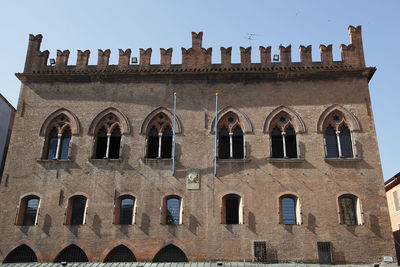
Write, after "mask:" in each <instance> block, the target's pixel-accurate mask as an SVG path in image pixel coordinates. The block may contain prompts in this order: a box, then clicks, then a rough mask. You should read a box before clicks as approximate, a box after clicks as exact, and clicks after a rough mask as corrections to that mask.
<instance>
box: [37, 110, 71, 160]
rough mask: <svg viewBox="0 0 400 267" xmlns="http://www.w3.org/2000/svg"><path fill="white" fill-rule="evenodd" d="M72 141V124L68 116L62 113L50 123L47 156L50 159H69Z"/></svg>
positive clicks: (47, 137) (46, 148)
mask: <svg viewBox="0 0 400 267" xmlns="http://www.w3.org/2000/svg"><path fill="white" fill-rule="evenodd" d="M70 142H71V124H70V121H69V119H68V117H67V116H65V115H64V114H61V115H59V116H57V117H56V118H55V119H54V120H53V121H52V122H51V123H50V124H49V131H48V134H47V136H46V145H45V156H44V157H43V158H45V159H49V160H59V159H61V160H67V159H68V157H69V149H70Z"/></svg>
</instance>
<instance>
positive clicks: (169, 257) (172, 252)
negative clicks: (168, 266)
mask: <svg viewBox="0 0 400 267" xmlns="http://www.w3.org/2000/svg"><path fill="white" fill-rule="evenodd" d="M153 262H189V261H188V258H187V257H186V255H185V253H184V252H183V251H182V250H181V249H180V248H178V247H176V246H174V245H168V246H166V247H164V248H162V249H161V250H160V251H159V252H158V253H157V254H156V256H154V259H153Z"/></svg>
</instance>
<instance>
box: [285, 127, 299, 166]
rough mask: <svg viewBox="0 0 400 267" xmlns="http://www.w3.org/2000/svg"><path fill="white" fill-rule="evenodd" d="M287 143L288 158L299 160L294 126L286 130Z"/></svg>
mask: <svg viewBox="0 0 400 267" xmlns="http://www.w3.org/2000/svg"><path fill="white" fill-rule="evenodd" d="M285 143H286V156H287V157H288V158H297V143H296V132H295V131H294V129H293V127H292V126H289V127H287V128H286V135H285Z"/></svg>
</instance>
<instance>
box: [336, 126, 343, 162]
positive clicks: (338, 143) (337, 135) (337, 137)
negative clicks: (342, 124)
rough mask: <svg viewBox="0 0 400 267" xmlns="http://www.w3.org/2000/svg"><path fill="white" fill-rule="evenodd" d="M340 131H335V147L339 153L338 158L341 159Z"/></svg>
mask: <svg viewBox="0 0 400 267" xmlns="http://www.w3.org/2000/svg"><path fill="white" fill-rule="evenodd" d="M339 135H340V131H336V140H337V145H338V151H339V158H341V157H343V156H342V148H341V147H340V137H339Z"/></svg>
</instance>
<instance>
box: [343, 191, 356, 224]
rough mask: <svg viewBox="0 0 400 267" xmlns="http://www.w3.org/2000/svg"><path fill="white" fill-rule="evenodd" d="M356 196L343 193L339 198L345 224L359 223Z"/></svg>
mask: <svg viewBox="0 0 400 267" xmlns="http://www.w3.org/2000/svg"><path fill="white" fill-rule="evenodd" d="M355 202H356V198H355V196H352V195H343V196H341V197H340V198H339V204H340V215H341V219H342V223H343V224H345V225H357V216H356V206H355Z"/></svg>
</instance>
